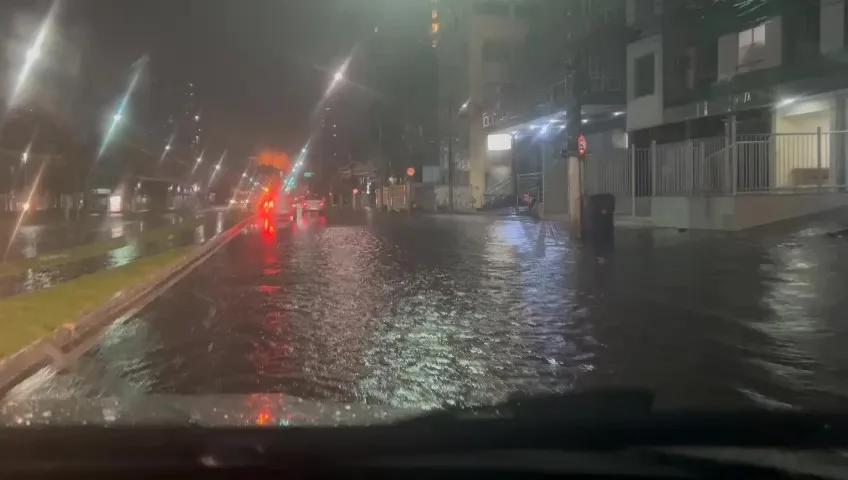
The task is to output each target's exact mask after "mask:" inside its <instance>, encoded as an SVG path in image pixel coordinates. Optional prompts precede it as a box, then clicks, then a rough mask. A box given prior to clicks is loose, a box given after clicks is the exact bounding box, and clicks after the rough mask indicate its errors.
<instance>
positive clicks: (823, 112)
mask: <svg viewBox="0 0 848 480" xmlns="http://www.w3.org/2000/svg"><path fill="white" fill-rule="evenodd" d="M833 102H834V99H833V98H831V97H829V96H821V97H817V98H813V99H810V100H807V101H798V102H795V103H793V104H792V105H789V106H787V107H782V108H779V109H777V110H776V112H775V116H774V132H775V133H776V134H778V135H776V136H775V138H774V145H773V148H774V153H775V156H774V172H773V175H774V186H776V187H787V186H802V185H803V183H800V184H796V181H795V180H793V173H792V172H793V171H794V170H796V169H814V168H817V167H818V166H819V165H818V151H819V148H820V149H821V157H822V158H821V162H822V163H821V167H822V168H824V169H830V143H831V142H830V141H829V140H830V138H829V137H828V135H829V132H830V131H832V130H833V121H834V119H833V112H834V108H833ZM819 128H821V131H822V132H823V135H822V138H818V136H817V131H818V129H819ZM834 135H839V134H834Z"/></svg>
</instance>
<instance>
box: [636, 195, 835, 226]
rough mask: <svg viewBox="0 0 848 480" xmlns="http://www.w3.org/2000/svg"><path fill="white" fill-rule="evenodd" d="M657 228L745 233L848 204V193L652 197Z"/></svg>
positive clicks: (652, 211)
mask: <svg viewBox="0 0 848 480" xmlns="http://www.w3.org/2000/svg"><path fill="white" fill-rule="evenodd" d="M650 200H651V224H652V225H653V226H655V227H670V228H694V229H705V230H744V229H746V228H752V227H757V226H760V225H767V224H769V223H774V222H780V221H783V220H789V219H792V218H799V217H804V216H807V215H812V214H814V213H819V212H826V211H828V210H833V209H835V208H840V207H844V206H846V205H848V194H844V193H822V194H808V195H737V196H735V197H730V196H717V197H652V198H651V199H650Z"/></svg>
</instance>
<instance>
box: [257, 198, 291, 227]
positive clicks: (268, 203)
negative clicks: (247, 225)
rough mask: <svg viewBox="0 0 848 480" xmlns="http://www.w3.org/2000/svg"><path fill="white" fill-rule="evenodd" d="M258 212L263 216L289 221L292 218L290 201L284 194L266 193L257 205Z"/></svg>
mask: <svg viewBox="0 0 848 480" xmlns="http://www.w3.org/2000/svg"><path fill="white" fill-rule="evenodd" d="M259 212H260V214H261V215H262V216H263V217H265V218H270V219H274V220H277V221H284V222H289V221H291V220H292V217H293V213H292V203H291V201H290V200H289V199H288V198H287V197H286V196H285V195H267V196H265V197H264V198H263V199H262V201H261V202H260V205H259Z"/></svg>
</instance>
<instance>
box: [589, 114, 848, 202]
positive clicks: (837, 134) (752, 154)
mask: <svg viewBox="0 0 848 480" xmlns="http://www.w3.org/2000/svg"><path fill="white" fill-rule="evenodd" d="M730 139H731V137H730V136H727V137H713V138H705V139H697V140H686V141H683V142H677V143H671V144H664V145H657V144H656V143H653V144H651V147H650V148H635V147H631V148H630V150H626V151H625V150H618V151H611V152H607V153H603V154H595V155H589V156H588V157H587V159H586V161H585V162H584V167H583V188H584V192H585V193H586V194H596V193H612V194H614V195H616V197H617V198H618V199H628V198H630V199H633V200H634V202H635V199H637V198H638V197H652V196H654V197H656V196H705V195H739V194H745V193H805V192H809V191H810V189H817V190H819V191H827V190H834V189H836V188H837V187H845V183H846V182H845V177H846V174H845V172H846V170H848V168H846V167H848V163H847V161H846V159H848V131H834V132H822V131H821V130H818V131H816V132H813V133H773V134H762V135H736V136H735V137H733V141H730Z"/></svg>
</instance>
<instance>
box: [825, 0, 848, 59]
mask: <svg viewBox="0 0 848 480" xmlns="http://www.w3.org/2000/svg"><path fill="white" fill-rule="evenodd" d="M844 42H845V0H821V33H820V40H819V48H820V51H821V53H825V54H826V53H836V52H840V51H842V49H843V48H844V45H845V43H844Z"/></svg>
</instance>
